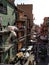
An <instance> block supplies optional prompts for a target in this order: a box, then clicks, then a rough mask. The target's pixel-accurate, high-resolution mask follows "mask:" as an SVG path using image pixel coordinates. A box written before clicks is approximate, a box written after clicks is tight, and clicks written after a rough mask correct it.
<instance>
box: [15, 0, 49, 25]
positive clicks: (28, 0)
mask: <svg viewBox="0 0 49 65" xmlns="http://www.w3.org/2000/svg"><path fill="white" fill-rule="evenodd" d="M21 3H22V4H23V3H24V4H33V11H32V13H33V17H34V18H35V20H34V23H35V24H37V25H40V24H42V23H43V21H44V20H43V19H44V17H49V0H15V5H17V4H21Z"/></svg>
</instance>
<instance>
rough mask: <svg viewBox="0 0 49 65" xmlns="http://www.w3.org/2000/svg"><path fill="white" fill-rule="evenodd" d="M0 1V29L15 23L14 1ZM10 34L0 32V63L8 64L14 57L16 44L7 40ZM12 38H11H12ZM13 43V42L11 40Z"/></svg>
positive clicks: (3, 31)
mask: <svg viewBox="0 0 49 65" xmlns="http://www.w3.org/2000/svg"><path fill="white" fill-rule="evenodd" d="M11 1H12V0H0V25H1V26H0V28H1V27H7V26H8V25H13V24H14V22H15V6H14V4H13V2H14V0H13V1H12V3H11ZM9 36H10V32H9V31H8V30H7V31H5V30H3V28H2V31H0V63H3V64H4V63H7V64H9V63H10V62H11V61H13V60H14V58H15V56H16V44H15V43H14V42H13V43H12V42H10V41H7V39H8V38H9ZM12 38H13V37H12ZM12 41H13V40H12Z"/></svg>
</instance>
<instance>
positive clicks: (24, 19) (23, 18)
mask: <svg viewBox="0 0 49 65" xmlns="http://www.w3.org/2000/svg"><path fill="white" fill-rule="evenodd" d="M26 20H27V17H19V18H18V19H17V21H26Z"/></svg>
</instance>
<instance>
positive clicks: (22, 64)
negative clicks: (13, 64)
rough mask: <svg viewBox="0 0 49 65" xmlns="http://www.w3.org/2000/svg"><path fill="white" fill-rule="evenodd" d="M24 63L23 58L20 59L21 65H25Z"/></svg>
mask: <svg viewBox="0 0 49 65" xmlns="http://www.w3.org/2000/svg"><path fill="white" fill-rule="evenodd" d="M23 62H24V61H23V58H22V57H21V58H20V64H21V65H24V63H23Z"/></svg>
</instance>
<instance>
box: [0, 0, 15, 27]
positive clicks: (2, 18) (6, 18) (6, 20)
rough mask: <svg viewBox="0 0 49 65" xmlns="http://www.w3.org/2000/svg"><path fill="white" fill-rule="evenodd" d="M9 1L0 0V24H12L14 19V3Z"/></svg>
mask: <svg viewBox="0 0 49 65" xmlns="http://www.w3.org/2000/svg"><path fill="white" fill-rule="evenodd" d="M10 1H11V0H10ZM10 1H9V0H0V24H1V25H2V26H7V25H8V24H9V25H13V23H14V21H15V12H14V11H15V10H14V5H12V4H11V3H10Z"/></svg>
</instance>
